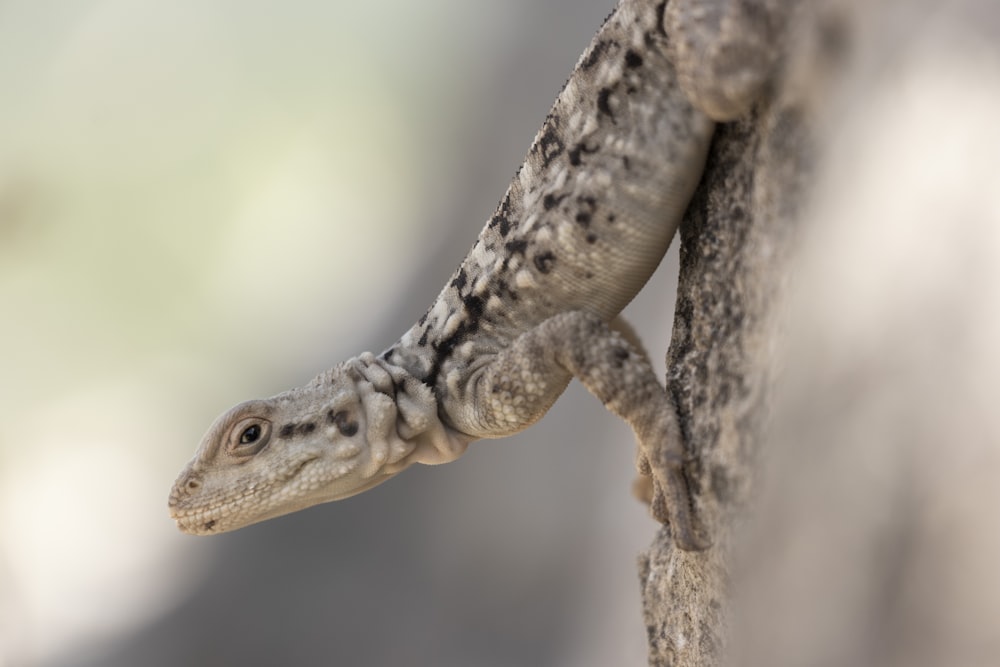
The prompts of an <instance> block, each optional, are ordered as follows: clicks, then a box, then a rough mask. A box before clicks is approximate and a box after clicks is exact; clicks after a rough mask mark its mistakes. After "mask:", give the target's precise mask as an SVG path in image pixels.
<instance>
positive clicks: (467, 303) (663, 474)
mask: <svg viewBox="0 0 1000 667" xmlns="http://www.w3.org/2000/svg"><path fill="white" fill-rule="evenodd" d="M675 1H677V2H679V3H683V2H687V1H688V0H675ZM678 6H680V5H679V4H678ZM672 11H675V10H674V3H671V6H670V7H668V6H667V3H666V2H655V3H654V2H650V1H644V0H620V2H619V3H618V4H617V5H616V7H615V9H614V10H613V11H612V13H611V14H610V15H609V16H608V17H607V18H606V19H605V22H604V24H603V25H602V26H601V28H600V29H599V30H598V32H597V33H596V35H595V36H594V38H593V39H592V41H591V43H590V44H589V46H588V47H587V49H586V50H585V51H584V52H583V54H582V55H581V56H580V58H579V60H578V61H577V64H576V67H575V69H574V70H573V72H572V74H571V76H570V78H569V79H568V80H567V82H566V83H565V85H564V87H563V89H562V90H561V92H560V93H559V95H558V97H557V99H556V101H555V103H554V105H553V107H552V108H551V111H550V112H549V114H548V116H547V117H546V119H545V121H544V123H543V125H542V127H541V129H540V130H539V131H538V133H537V134H536V136H535V138H534V141H533V143H532V144H531V147H530V150H529V152H528V155H527V157H526V158H525V161H524V163H523V164H522V166H521V167H520V169H519V170H518V171H517V173H516V174H515V176H514V178H513V181H512V182H511V184H510V186H509V187H508V189H507V191H506V193H505V195H504V197H503V198H502V200H501V201H500V204H499V205H498V207H497V209H496V211H495V212H494V214H493V215H492V216H491V217H490V218H489V219H488V221H487V223H486V226H485V227H484V228H483V230H482V232H481V233H480V235H479V237H478V239H477V240H476V242H475V244H474V245H473V247H472V249H471V251H470V252H469V254H468V256H467V257H466V258H465V260H464V261H463V262H462V263H461V265H460V266H459V267H458V269H457V270H456V271H455V273H454V274H453V275H452V276H451V278H450V279H449V280H448V282H447V284H446V285H445V286H444V288H443V289H442V291H441V292H440V294H439V295H438V297H437V298H436V300H434V302H433V303H432V305H431V306H430V308H429V309H428V310H427V311H426V312H425V313H424V315H423V316H422V317H421V318H420V319H419V320H418V321H417V322H416V324H414V325H413V326H412V327H411V328H410V329H409V330H408V331H406V332H405V333H404V334H403V335H402V337H401V338H399V340H398V341H397V342H395V343H394V344H392V345H391V346H390V347H389V348H387V349H386V350H384V351H383V352H382V353H380V354H379V355H377V356H376V355H375V354H372V353H370V352H365V353H362V354H360V355H358V356H357V357H354V358H352V359H349V360H347V361H345V362H343V363H340V364H338V365H337V366H335V367H333V368H331V369H329V370H327V371H325V372H323V373H321V374H319V375H318V376H316V377H315V378H314V379H313V380H312V381H310V382H309V383H307V384H305V385H303V386H301V387H298V388H294V389H291V390H288V391H285V392H283V393H280V394H278V395H276V396H273V397H271V398H267V399H262V400H251V401H247V402H244V403H241V404H239V405H237V406H235V407H233V408H232V409H230V410H229V411H227V412H225V413H223V414H222V415H221V416H219V417H218V418H217V419H216V420H215V422H214V423H213V424H212V425H211V427H210V428H209V429H208V431H207V433H206V434H205V436H204V438H203V439H202V442H201V444H200V446H199V447H198V449H197V451H196V453H195V455H194V458H193V459H192V460H191V461H190V463H188V464H187V466H186V467H185V468H184V469H183V471H182V472H181V474H180V475H179V477H178V478H177V481H176V482H175V484H174V486H173V488H172V490H171V492H170V496H169V501H168V505H169V510H170V514H171V516H172V518H173V519H174V520H175V521H176V523H177V525H178V527H179V528H180V529H181V530H182V531H184V532H187V533H192V534H215V533H221V532H224V531H229V530H233V529H236V528H240V527H243V526H246V525H248V524H252V523H256V522H258V521H263V520H265V519H270V518H273V517H277V516H280V515H284V514H287V513H290V512H294V511H297V510H300V509H304V508H307V507H311V506H313V505H316V504H319V503H324V502H328V501H332V500H338V499H342V498H346V497H348V496H352V495H354V494H357V493H360V492H362V491H366V490H368V489H370V488H372V487H374V486H376V485H378V484H380V483H382V482H384V481H386V480H387V479H389V478H391V477H393V476H395V475H396V474H398V473H400V472H402V471H403V470H405V469H406V468H408V467H409V466H411V465H414V464H417V463H420V464H428V465H434V464H441V463H447V462H450V461H454V460H455V459H457V458H458V457H460V456H461V455H462V454H463V453H464V452H465V451H466V449H467V447H468V445H469V444H470V443H471V442H473V441H475V440H479V439H484V438H501V437H504V436H508V435H511V434H513V433H516V432H518V431H521V430H522V429H524V428H527V427H528V426H530V425H531V424H533V423H534V422H536V421H537V420H538V419H539V418H540V417H541V416H542V415H543V414H545V412H547V410H548V409H549V408H550V407H551V406H552V405H553V404H554V402H555V401H556V399H557V398H558V397H559V395H560V394H561V393H562V392H563V390H564V389H565V387H566V386H567V385H568V383H569V382H570V380H572V379H573V378H577V379H578V380H580V381H581V382H582V383H583V385H584V386H585V387H586V388H587V389H588V390H589V391H590V392H591V393H592V394H594V395H595V396H596V397H597V398H598V399H599V400H600V401H601V402H602V403H603V404H604V405H605V406H606V407H607V408H608V409H609V410H610V411H611V412H612V413H614V414H616V415H618V416H620V417H621V418H623V419H624V420H625V421H626V422H628V423H629V425H630V426H631V427H632V429H633V431H634V433H635V436H636V439H637V441H638V444H639V456H638V467H639V471H640V473H642V474H643V475H645V476H647V477H651V479H652V497H651V512H652V514H653V515H654V517H655V518H657V519H658V520H660V521H661V522H663V523H665V524H668V525H669V526H670V531H671V535H672V537H673V539H674V543H675V544H676V545H677V547H679V548H681V549H684V550H701V549H705V548H707V547H708V546H709V545H710V540H709V539H708V538H707V537H706V536H705V535H704V534H703V531H702V530H700V526H699V524H698V522H697V521H696V517H695V514H694V506H693V502H692V498H691V494H690V489H689V486H688V484H689V483H688V478H687V476H686V474H685V460H686V456H687V454H686V447H685V443H684V442H683V439H682V432H681V429H680V427H679V418H678V415H677V408H676V406H675V404H674V403H673V401H672V399H671V398H670V396H669V394H668V393H667V392H666V391H665V390H664V388H663V386H662V385H661V384H660V382H659V379H658V378H657V376H656V374H655V372H654V371H653V370H652V367H651V366H650V364H649V362H648V359H647V358H646V357H645V354H644V353H642V352H640V351H639V350H637V349H636V348H635V347H634V346H633V345H631V344H630V343H629V342H628V340H627V339H626V337H625V336H623V335H622V333H621V332H619V331H618V330H617V329H616V327H615V326H614V325H613V323H612V321H613V320H614V319H615V318H616V317H617V316H618V315H619V313H620V311H621V310H622V308H624V307H625V305H627V304H628V302H629V301H631V299H632V298H633V297H634V296H635V295H636V293H638V291H639V290H640V289H641V288H642V287H643V286H644V284H645V283H646V281H647V280H648V278H649V276H650V275H651V274H652V272H653V271H654V270H655V269H656V267H657V265H658V264H659V262H660V261H661V259H662V257H663V255H664V253H665V252H666V250H667V247H668V246H669V244H670V242H671V240H672V238H673V237H674V235H675V232H676V230H677V227H678V225H679V224H680V220H681V218H682V216H683V213H684V211H685V209H686V208H687V206H688V203H689V200H690V198H691V196H692V193H693V192H694V189H695V187H696V185H697V183H698V182H699V180H700V178H701V174H702V171H703V168H704V164H705V159H706V154H707V151H708V148H709V145H710V142H711V139H712V135H713V131H714V127H715V120H714V119H713V118H712V117H711V115H710V112H705V111H702V110H700V109H699V108H698V107H696V106H695V105H694V104H693V103H692V102H691V101H690V99H689V97H690V96H689V95H688V94H686V93H685V91H684V89H683V87H682V85H681V83H682V82H681V81H679V77H678V71H677V69H676V68H675V65H674V64H673V63H672V61H671V38H670V37H669V36H668V31H669V29H668V27H667V25H668V24H669V23H670V20H671V12H672Z"/></svg>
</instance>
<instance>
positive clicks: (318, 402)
mask: <svg viewBox="0 0 1000 667" xmlns="http://www.w3.org/2000/svg"><path fill="white" fill-rule="evenodd" d="M380 363H381V362H378V361H377V360H375V359H374V357H372V356H371V355H363V356H362V357H360V358H359V359H355V360H352V361H350V362H347V363H345V364H341V365H340V366H337V367H335V368H334V369H332V370H331V371H328V372H326V373H324V374H322V375H320V376H318V377H317V378H315V379H314V380H313V381H312V382H311V383H309V384H308V385H306V386H304V387H299V388H297V389H292V390H291V391H288V392H285V393H283V394H279V395H277V396H274V397H272V398H269V399H264V400H254V401H247V402H245V403H241V404H239V405H237V406H236V407H234V408H232V409H230V410H229V411H227V412H225V413H223V414H222V415H221V416H220V417H218V418H217V419H216V420H215V422H214V423H213V424H212V426H211V427H210V428H209V429H208V432H207V433H206V434H205V436H204V438H203V439H202V442H201V445H200V446H199V448H198V450H197V452H196V453H195V456H194V459H192V460H191V462H190V463H189V464H188V465H187V467H186V468H185V469H184V470H183V471H182V472H181V474H180V476H179V477H178V479H177V481H176V482H175V483H174V486H173V489H172V490H171V492H170V499H169V501H168V506H169V508H170V514H171V517H172V518H173V519H174V520H175V521H176V522H177V526H178V527H179V528H180V529H181V530H182V531H184V532H186V533H192V534H197V535H206V534H214V533H220V532H225V531H228V530H233V529H236V528H241V527H243V526H246V525H249V524H251V523H256V522H258V521H263V520H265V519H270V518H273V517H277V516H281V515H283V514H288V513H290V512H295V511H297V510H300V509H305V508H306V507H311V506H312V505H316V504H319V503H324V502H328V501H331V500H339V499H341V498H346V497H348V496H352V495H354V494H356V493H360V492H362V491H365V490H367V489H370V488H372V487H374V486H376V485H377V484H380V483H382V482H384V481H385V480H387V479H389V478H390V477H392V476H394V475H396V474H398V473H399V472H401V471H402V470H404V469H405V468H407V467H408V466H409V465H410V464H412V463H416V462H423V463H437V462H439V461H438V460H436V459H435V456H434V455H433V451H431V455H428V449H427V447H426V444H427V442H426V438H425V437H424V436H425V435H426V434H427V431H428V427H429V426H431V425H432V424H433V423H436V424H438V426H440V422H439V421H437V414H436V413H437V407H436V406H437V404H436V401H435V400H434V398H433V394H432V393H431V392H430V391H429V389H426V388H424V391H421V389H420V388H421V387H423V385H421V384H420V383H416V385H414V384H413V383H409V382H407V381H406V378H403V379H402V381H401V382H400V384H399V385H398V386H397V384H396V383H395V382H394V381H393V378H391V377H390V375H389V373H388V372H387V371H386V370H385V369H384V367H383V366H380V365H379V364H380ZM396 370H398V369H396ZM407 377H408V376H407ZM410 379H412V378H410ZM373 380H374V382H373ZM408 388H409V389H412V390H415V391H408V390H407V389H408ZM414 393H415V394H416V395H415V396H414V395H411V394H414ZM428 413H433V416H432V417H430V415H428ZM454 444H455V443H451V445H452V449H454ZM460 444H461V447H460V449H461V451H464V443H460ZM431 450H433V447H432V448H431ZM461 451H459V452H458V453H459V454H460V453H461ZM456 456H457V455H456ZM438 458H440V457H438ZM453 458H454V457H453ZM448 460H450V459H448Z"/></svg>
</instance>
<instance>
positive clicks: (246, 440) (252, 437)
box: [240, 424, 260, 445]
mask: <svg viewBox="0 0 1000 667" xmlns="http://www.w3.org/2000/svg"><path fill="white" fill-rule="evenodd" d="M259 438H260V424H254V425H252V426H247V427H246V428H245V429H243V432H242V433H240V444H241V445H249V444H250V443H251V442H257V440H258V439H259Z"/></svg>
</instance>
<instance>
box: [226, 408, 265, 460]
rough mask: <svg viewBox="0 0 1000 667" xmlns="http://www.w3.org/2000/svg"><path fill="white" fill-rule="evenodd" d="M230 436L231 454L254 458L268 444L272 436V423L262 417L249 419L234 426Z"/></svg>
mask: <svg viewBox="0 0 1000 667" xmlns="http://www.w3.org/2000/svg"><path fill="white" fill-rule="evenodd" d="M229 434H230V435H229V452H230V453H231V454H235V455H236V456H253V455H254V454H256V453H257V452H259V451H260V450H262V449H264V445H266V444H267V441H268V439H269V438H270V435H271V422H269V421H267V420H266V419H261V418H260V417H248V418H246V419H242V420H240V421H239V422H237V423H236V424H234V425H233V428H232V430H230V432H229Z"/></svg>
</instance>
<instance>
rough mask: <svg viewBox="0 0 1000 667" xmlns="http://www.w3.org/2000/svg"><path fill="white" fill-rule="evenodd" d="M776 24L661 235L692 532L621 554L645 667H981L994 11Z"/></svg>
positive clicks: (993, 260) (991, 592) (988, 548)
mask: <svg viewBox="0 0 1000 667" xmlns="http://www.w3.org/2000/svg"><path fill="white" fill-rule="evenodd" d="M789 7H791V5H789ZM784 30H785V31H786V32H785V34H783V35H782V36H780V37H779V38H778V40H777V44H778V45H779V48H780V52H781V55H782V56H783V57H781V58H780V62H781V63H782V66H781V70H780V74H779V76H778V78H777V79H776V80H775V82H774V86H773V89H772V92H771V94H770V95H769V96H768V97H767V98H766V99H763V100H761V101H759V102H758V104H757V105H756V106H755V108H754V110H753V111H752V112H751V113H750V114H746V115H744V116H743V117H741V118H739V119H737V120H736V121H734V122H732V123H729V124H726V125H722V126H720V127H719V130H718V132H717V136H716V138H715V142H714V144H713V148H712V150H711V154H710V156H709V163H708V166H707V170H706V175H705V178H704V180H703V182H702V184H701V187H700V189H699V191H698V193H697V194H696V195H695V200H694V203H693V205H692V206H691V209H690V210H689V212H688V216H687V219H686V220H685V222H684V224H683V225H682V228H681V235H682V236H681V242H682V247H681V277H680V285H679V290H678V300H677V312H676V315H675V325H674V333H673V340H672V342H671V346H670V351H669V354H668V362H669V368H670V369H671V370H670V377H668V382H669V386H670V389H671V391H672V392H673V394H674V396H675V398H676V400H677V403H678V406H679V409H680V413H681V417H682V426H683V428H684V429H685V430H686V434H687V435H688V442H690V443H692V447H693V451H692V452H691V458H692V462H691V469H692V472H693V477H694V479H695V480H696V489H695V491H696V494H697V498H696V503H697V505H698V509H699V511H700V512H701V513H702V516H703V517H704V518H705V520H706V521H707V523H708V524H709V525H710V526H711V528H712V531H713V536H714V539H715V540H716V546H715V547H714V548H713V549H711V550H710V551H708V552H706V553H704V554H684V553H680V552H678V551H676V550H674V549H673V547H672V546H670V542H669V540H668V539H666V536H665V533H661V535H660V536H659V537H658V539H657V540H656V541H654V543H653V544H652V545H651V546H650V548H649V549H648V550H647V551H646V553H644V554H643V555H642V557H641V559H640V582H641V586H642V593H643V600H644V613H645V620H646V625H647V630H648V635H649V647H650V664H653V665H715V664H741V665H742V664H747V665H803V664H809V665H827V664H829V665H847V664H850V665H869V664H871V665H875V664H878V665H897V664H898V665H903V664H905V665H936V664H942V665H943V664H948V665H979V664H982V665H987V664H993V665H995V664H1000V639H998V638H1000V573H998V566H997V564H998V563H1000V530H998V529H997V525H998V523H997V520H996V518H995V509H996V508H997V507H1000V426H998V425H997V421H996V418H995V417H996V414H997V408H996V398H997V396H998V395H1000V394H998V392H997V391H996V388H995V378H996V377H997V376H998V374H1000V352H998V349H997V341H1000V314H998V313H1000V308H998V307H1000V168H998V167H1000V158H998V157H997V156H1000V130H998V129H997V123H996V119H997V118H1000V56H998V47H997V42H996V40H995V37H994V38H992V39H991V38H990V37H989V36H990V35H994V36H995V35H996V34H997V33H998V30H1000V9H998V8H997V7H996V6H995V3H990V2H988V1H987V0H967V1H964V2H957V3H950V4H948V5H947V6H937V5H936V4H934V3H929V2H903V1H901V0H900V1H898V2H884V3H865V2H860V1H858V2H851V1H848V0H843V1H839V2H825V3H812V4H795V12H794V16H793V15H792V14H791V13H789V15H788V16H787V21H786V22H785V28H784ZM772 405H773V406H774V407H773V408H772Z"/></svg>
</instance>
